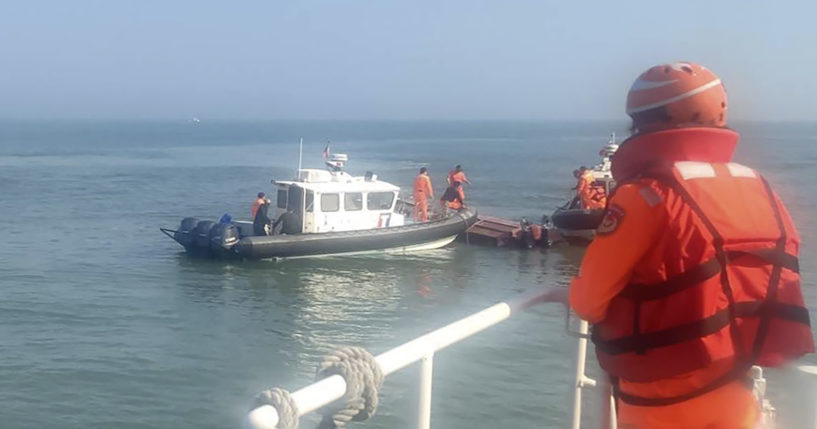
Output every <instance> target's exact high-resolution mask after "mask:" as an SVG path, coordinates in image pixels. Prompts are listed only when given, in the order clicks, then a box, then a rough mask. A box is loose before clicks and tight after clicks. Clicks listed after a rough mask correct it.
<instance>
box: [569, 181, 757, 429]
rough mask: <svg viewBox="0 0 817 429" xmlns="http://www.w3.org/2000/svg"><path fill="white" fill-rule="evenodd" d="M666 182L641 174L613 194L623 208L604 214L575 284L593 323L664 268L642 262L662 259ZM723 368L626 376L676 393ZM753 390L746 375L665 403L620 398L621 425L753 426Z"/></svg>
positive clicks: (636, 389) (631, 386) (580, 306)
mask: <svg viewBox="0 0 817 429" xmlns="http://www.w3.org/2000/svg"><path fill="white" fill-rule="evenodd" d="M662 186H665V185H662V184H656V183H655V182H654V181H653V182H650V181H647V180H639V181H637V182H635V183H628V184H624V185H622V186H620V187H619V188H618V189H617V190H616V193H615V194H614V196H613V197H612V199H611V201H610V207H611V209H612V210H617V211H618V213H617V214H616V215H614V216H609V215H608V216H606V217H605V221H608V223H607V224H606V225H604V224H603V227H604V229H605V230H606V233H605V234H603V235H602V234H599V235H597V236H596V238H595V240H594V241H593V242H592V243H591V244H590V246H589V247H588V248H587V253H586V254H585V255H584V259H583V261H582V266H581V268H580V270H579V275H578V276H576V277H575V278H574V279H573V281H572V282H571V284H570V294H569V300H570V307H571V308H573V310H574V311H575V312H576V313H577V314H578V315H579V316H581V317H582V318H583V319H585V320H587V321H589V322H590V323H598V322H601V321H602V320H604V319H605V317H606V316H607V309H608V306H609V304H610V301H611V300H612V299H613V298H614V297H615V296H616V295H618V294H619V293H620V292H621V291H622V290H623V289H624V287H625V286H627V285H628V284H630V283H639V284H650V283H655V282H656V280H657V278H659V277H658V276H659V274H658V273H656V272H654V271H655V270H654V269H653V270H652V272H650V270H649V269H646V268H640V267H656V266H660V265H661V258H662V257H663V252H661V251H658V250H656V249H660V248H661V246H663V245H666V243H664V242H663V240H662V237H663V232H664V228H665V226H666V225H667V224H668V215H667V211H666V209H665V208H663V207H662V205H663V199H662V197H661V193H662V192H661V188H662ZM721 373H722V371H721V369H720V368H713V367H707V368H703V369H700V370H695V371H692V372H689V373H686V374H682V375H680V376H676V377H673V378H670V379H665V380H659V381H652V382H645V383H633V382H628V381H626V380H620V381H619V383H620V388H621V390H622V391H623V392H627V393H631V394H637V395H639V396H646V397H655V396H673V395H676V394H679V393H680V392H686V391H689V390H692V389H694V388H696V387H700V386H702V385H704V384H707V383H708V382H710V381H711V380H712V379H713V378H715V377H717V375H719V374H721ZM756 415H757V413H756V405H755V402H754V397H753V395H752V392H751V391H750V390H749V389H747V388H746V387H744V386H743V385H742V382H741V381H734V382H731V383H729V384H727V385H725V386H723V387H721V388H718V389H715V390H713V391H711V392H709V393H707V394H704V395H701V396H698V397H696V398H693V399H691V400H688V401H684V402H680V403H677V404H672V405H666V406H651V407H640V406H635V405H630V404H627V403H624V402H622V401H619V403H618V422H619V427H620V428H622V429H625V428H626V429H648V428H649V429H670V428H672V429H676V428H693V429H695V428H701V429H703V428H706V429H749V428H752V427H754V424H755V421H756Z"/></svg>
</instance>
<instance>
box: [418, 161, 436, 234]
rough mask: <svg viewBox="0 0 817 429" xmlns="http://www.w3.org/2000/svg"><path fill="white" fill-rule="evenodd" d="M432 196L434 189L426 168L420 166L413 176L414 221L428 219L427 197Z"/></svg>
mask: <svg viewBox="0 0 817 429" xmlns="http://www.w3.org/2000/svg"><path fill="white" fill-rule="evenodd" d="M429 198H434V189H433V188H432V187H431V179H429V177H428V169H426V168H425V167H422V168H420V174H418V175H417V177H415V178H414V221H415V222H426V221H428V199H429Z"/></svg>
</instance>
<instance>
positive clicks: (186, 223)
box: [173, 217, 199, 247]
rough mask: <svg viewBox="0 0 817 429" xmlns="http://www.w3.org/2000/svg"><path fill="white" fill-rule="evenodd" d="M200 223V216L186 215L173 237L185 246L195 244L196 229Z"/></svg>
mask: <svg viewBox="0 0 817 429" xmlns="http://www.w3.org/2000/svg"><path fill="white" fill-rule="evenodd" d="M198 223H199V218H196V217H186V218H184V219H182V222H181V224H179V229H177V230H176V232H174V233H173V238H174V239H175V240H176V241H178V242H179V244H181V245H182V246H185V247H187V246H189V245H191V244H193V241H194V238H195V236H194V234H195V233H194V231H195V230H196V225H198Z"/></svg>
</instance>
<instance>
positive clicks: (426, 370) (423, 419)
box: [417, 352, 434, 429]
mask: <svg viewBox="0 0 817 429" xmlns="http://www.w3.org/2000/svg"><path fill="white" fill-rule="evenodd" d="M433 372H434V352H430V353H429V354H427V355H425V356H423V358H422V359H421V360H420V409H419V410H418V412H417V429H430V428H431V380H432V376H433Z"/></svg>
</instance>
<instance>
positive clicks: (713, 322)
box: [591, 301, 810, 355]
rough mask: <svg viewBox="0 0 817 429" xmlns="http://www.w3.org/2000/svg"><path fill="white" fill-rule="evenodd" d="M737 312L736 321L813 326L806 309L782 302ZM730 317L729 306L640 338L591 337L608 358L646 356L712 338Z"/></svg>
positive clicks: (748, 304) (740, 305) (748, 305)
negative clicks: (757, 319)
mask: <svg viewBox="0 0 817 429" xmlns="http://www.w3.org/2000/svg"><path fill="white" fill-rule="evenodd" d="M734 312H735V314H734V316H735V317H736V318H750V317H765V318H777V319H783V320H788V321H791V322H796V323H802V324H804V325H807V326H808V325H809V323H810V319H809V314H808V310H807V309H805V308H804V307H800V306H798V305H791V304H784V303H782V302H767V301H744V302H736V303H735V305H734ZM729 316H730V314H729V308H728V307H727V308H723V309H721V310H720V311H718V312H716V313H715V314H713V315H711V316H709V317H707V318H704V319H701V320H696V321H695V322H692V323H687V324H685V325H681V326H676V327H674V328H669V329H664V330H661V331H654V332H640V333H639V334H638V335H631V336H627V337H622V338H616V339H614V340H603V339H601V338H599V335H598V330H596V329H594V330H593V333H592V335H591V338H592V340H593V343H594V344H595V345H596V348H597V349H598V350H600V351H602V352H604V353H606V354H609V355H619V354H624V353H639V352H640V353H643V352H644V351H648V350H650V349H656V348H660V347H667V346H671V345H675V344H679V343H683V342H685V341H690V340H694V339H697V338H701V337H705V336H707V335H712V334H714V333H716V332H718V331H720V330H721V329H723V328H724V327H725V326H726V325H728V324H729V322H730V317H729Z"/></svg>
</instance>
